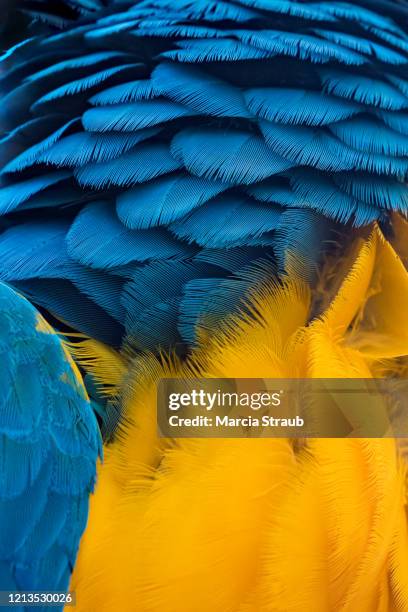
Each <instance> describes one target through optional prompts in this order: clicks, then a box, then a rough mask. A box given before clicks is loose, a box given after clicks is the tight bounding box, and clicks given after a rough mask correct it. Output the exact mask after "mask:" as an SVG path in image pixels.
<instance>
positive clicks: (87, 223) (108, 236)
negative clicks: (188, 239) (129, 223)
mask: <svg viewBox="0 0 408 612" xmlns="http://www.w3.org/2000/svg"><path fill="white" fill-rule="evenodd" d="M67 245H68V254H69V255H70V256H71V257H72V258H73V259H74V260H76V261H78V262H79V263H82V264H84V265H86V266H90V267H91V268H95V269H100V270H101V269H102V270H103V269H110V268H114V267H116V266H123V265H126V264H128V263H130V262H133V261H138V262H144V261H148V260H150V259H166V258H171V257H180V256H183V255H186V254H188V253H189V252H190V250H189V249H188V248H187V247H184V246H183V245H182V244H180V243H178V242H176V241H175V240H173V239H172V237H171V236H170V235H169V234H168V233H167V232H166V231H164V230H157V229H152V230H143V231H139V232H133V231H130V230H128V229H127V228H126V227H125V226H124V225H122V223H121V222H120V221H119V219H118V218H117V217H116V216H115V212H114V211H113V210H112V208H111V207H110V205H109V204H107V203H103V202H102V203H100V202H98V203H92V204H88V205H87V206H85V208H84V209H83V210H82V211H81V212H80V213H79V214H78V216H77V218H76V220H75V221H74V223H73V224H72V227H71V229H70V231H69V233H68V236H67Z"/></svg>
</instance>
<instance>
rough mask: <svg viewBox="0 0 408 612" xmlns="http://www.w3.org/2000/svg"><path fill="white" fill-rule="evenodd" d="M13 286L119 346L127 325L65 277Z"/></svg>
mask: <svg viewBox="0 0 408 612" xmlns="http://www.w3.org/2000/svg"><path fill="white" fill-rule="evenodd" d="M13 286H14V287H16V289H17V290H18V291H20V292H21V293H22V294H24V295H25V296H26V297H27V298H28V299H29V300H30V301H32V302H33V303H34V304H37V305H38V306H41V307H43V308H45V309H46V310H47V311H48V312H50V313H52V314H54V315H55V316H57V317H58V318H59V319H60V320H61V321H63V322H64V323H66V324H67V325H69V326H70V327H72V329H75V330H77V331H80V332H82V333H84V334H86V335H87V336H89V337H91V338H95V340H99V341H100V342H103V343H105V344H109V345H111V346H119V345H120V344H121V340H122V337H123V334H124V328H123V326H122V325H120V324H119V323H118V322H117V321H115V320H114V319H113V318H112V317H111V316H110V315H108V313H107V312H106V311H105V310H103V309H102V308H101V307H99V306H98V305H97V304H95V302H94V301H93V300H91V299H89V298H88V297H87V296H86V295H84V294H83V293H81V292H80V291H79V290H78V289H77V288H76V287H75V286H74V285H73V284H72V283H71V282H70V281H68V280H65V279H50V278H47V279H41V278H40V279H29V280H23V281H14V282H13Z"/></svg>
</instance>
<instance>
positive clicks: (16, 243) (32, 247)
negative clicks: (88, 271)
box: [0, 219, 70, 282]
mask: <svg viewBox="0 0 408 612" xmlns="http://www.w3.org/2000/svg"><path fill="white" fill-rule="evenodd" d="M69 227H70V226H69V223H67V222H65V221H58V220H51V219H50V220H48V221H47V222H41V220H37V221H30V222H27V223H22V224H20V225H16V226H12V227H10V228H9V229H8V230H6V231H5V232H3V233H2V234H0V278H1V279H3V280H6V281H10V282H12V281H17V280H25V279H29V278H61V277H62V278H63V277H64V276H65V275H66V271H67V269H68V260H67V254H66V247H65V236H66V234H67V231H68V229H69Z"/></svg>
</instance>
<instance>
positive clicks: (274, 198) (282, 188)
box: [247, 177, 299, 206]
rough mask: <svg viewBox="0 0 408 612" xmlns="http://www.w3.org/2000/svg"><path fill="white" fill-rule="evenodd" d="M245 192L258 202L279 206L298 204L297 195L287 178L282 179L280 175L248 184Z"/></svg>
mask: <svg viewBox="0 0 408 612" xmlns="http://www.w3.org/2000/svg"><path fill="white" fill-rule="evenodd" d="M247 193H248V194H249V195H250V196H251V197H253V198H255V199H256V200H259V201H260V202H270V203H275V204H280V205H281V206H299V197H298V196H297V195H296V194H295V193H294V191H292V189H291V188H290V186H289V184H288V181H287V179H286V180H283V179H282V178H281V177H277V178H272V179H268V180H266V181H263V182H262V183H257V184H255V185H250V186H249V187H248V189H247Z"/></svg>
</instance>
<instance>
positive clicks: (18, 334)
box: [0, 283, 101, 591]
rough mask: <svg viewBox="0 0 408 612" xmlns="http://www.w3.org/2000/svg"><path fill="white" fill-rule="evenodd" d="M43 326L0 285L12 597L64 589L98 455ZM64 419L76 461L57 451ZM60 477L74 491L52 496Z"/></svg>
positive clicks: (5, 580)
mask: <svg viewBox="0 0 408 612" xmlns="http://www.w3.org/2000/svg"><path fill="white" fill-rule="evenodd" d="M43 326H44V323H43V322H41V320H40V317H39V314H38V313H37V312H36V311H35V310H34V308H33V307H32V306H31V305H30V304H29V303H28V302H27V301H26V300H24V299H23V298H22V297H21V296H18V295H17V294H16V293H14V291H12V290H11V289H10V288H8V287H7V286H6V285H4V284H3V283H1V284H0V327H1V330H2V334H1V348H0V351H1V358H2V376H3V377H4V376H5V374H6V373H7V374H8V376H9V377H10V379H11V380H10V382H9V384H8V385H7V386H6V387H3V386H2V387H1V391H0V394H1V395H2V398H1V405H2V410H1V415H0V431H1V434H0V446H1V453H0V455H1V459H0V482H1V487H0V521H1V524H2V525H3V526H7V529H3V533H2V537H1V539H0V582H1V585H2V588H4V587H5V585H10V586H11V587H12V588H13V589H14V590H17V591H25V590H29V589H31V588H36V589H39V590H42V589H44V590H51V591H53V590H57V589H61V590H63V591H65V590H66V589H67V588H68V582H69V577H70V573H71V571H72V567H73V565H74V562H75V557H76V552H77V549H78V545H79V540H80V537H81V535H82V532H83V529H84V527H85V523H86V519H87V514H88V496H89V494H90V493H91V491H92V490H93V486H94V482H95V472H96V461H97V457H98V454H100V451H101V447H100V438H99V432H98V426H97V423H96V419H95V417H94V415H93V413H92V410H91V407H90V405H89V401H88V399H87V397H86V393H85V390H84V387H83V386H82V383H80V382H79V379H78V378H77V376H78V375H77V374H73V372H72V362H71V361H69V360H68V357H67V353H66V352H65V351H64V349H63V348H62V346H61V341H60V339H59V338H58V336H57V335H56V334H55V333H53V332H52V330H51V329H50V330H49V331H48V330H46V329H44V330H43ZM67 415H69V416H70V418H71V427H70V428H69V429H66V430H65V435H64V448H65V451H66V450H67V449H68V448H69V446H70V442H73V441H74V442H75V444H74V446H75V453H74V454H71V453H69V452H68V453H67V452H61V449H60V448H59V446H58V443H57V438H58V433H57V430H58V426H59V425H58V424H59V422H60V420H61V417H63V419H67ZM27 427H30V428H31V431H30V432H29V433H28V431H27ZM62 469H63V470H64V472H65V473H67V474H70V473H71V475H72V472H73V471H74V470H75V472H76V480H77V483H74V484H76V486H72V484H71V483H68V481H67V486H66V487H65V489H64V491H63V493H64V495H63V496H59V495H55V494H54V491H55V488H56V486H55V485H56V484H57V482H56V475H58V474H59V473H61V471H62ZM74 516H76V519H74ZM68 517H70V518H71V521H70V529H69V530H67V529H66V520H67V518H68ZM5 561H7V564H8V567H9V568H10V573H9V574H7V572H6V571H5V570H4V562H5ZM50 561H52V563H50ZM11 574H12V576H13V578H12V579H11Z"/></svg>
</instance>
